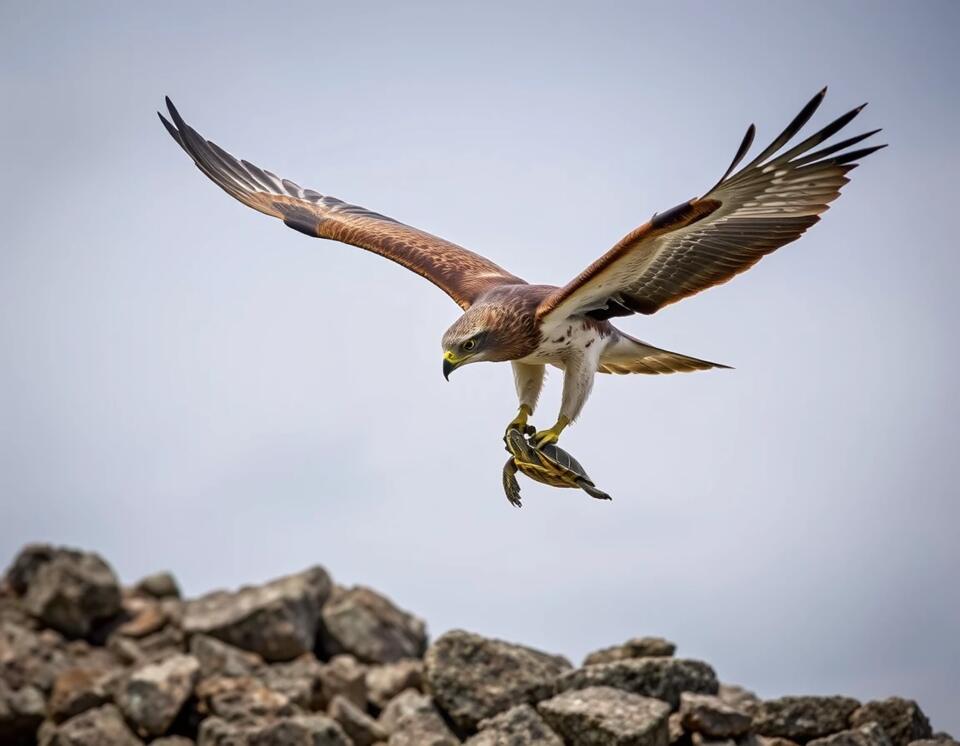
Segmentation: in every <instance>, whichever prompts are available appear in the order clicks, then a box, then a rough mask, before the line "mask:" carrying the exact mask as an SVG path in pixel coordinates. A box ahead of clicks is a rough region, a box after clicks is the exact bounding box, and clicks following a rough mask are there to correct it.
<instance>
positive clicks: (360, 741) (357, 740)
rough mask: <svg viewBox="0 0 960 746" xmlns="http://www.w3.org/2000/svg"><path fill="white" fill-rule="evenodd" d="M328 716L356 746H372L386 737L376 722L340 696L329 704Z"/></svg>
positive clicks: (385, 733)
mask: <svg viewBox="0 0 960 746" xmlns="http://www.w3.org/2000/svg"><path fill="white" fill-rule="evenodd" d="M328 714H329V715H330V717H332V718H333V719H334V720H336V721H337V722H338V723H340V727H341V728H343V732H344V733H346V734H347V736H349V737H350V740H351V741H353V743H354V744H355V745H356V746H372V745H373V744H375V743H377V742H378V741H385V740H386V739H387V737H388V734H387V732H386V731H385V730H384V729H383V728H381V727H380V724H379V723H377V721H376V720H374V719H373V718H372V717H370V716H369V715H368V714H367V713H366V712H364V711H363V710H361V709H360V708H359V707H357V706H356V705H355V704H353V703H352V702H351V701H350V700H348V699H347V698H346V697H343V696H342V695H339V694H338V695H337V696H336V697H334V698H333V701H331V702H330V709H329V710H328Z"/></svg>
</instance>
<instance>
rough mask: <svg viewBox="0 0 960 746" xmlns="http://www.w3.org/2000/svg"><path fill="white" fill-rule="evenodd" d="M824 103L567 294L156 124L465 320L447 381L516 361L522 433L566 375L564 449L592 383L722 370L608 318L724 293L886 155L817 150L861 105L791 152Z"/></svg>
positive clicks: (638, 233)
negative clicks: (545, 392)
mask: <svg viewBox="0 0 960 746" xmlns="http://www.w3.org/2000/svg"><path fill="white" fill-rule="evenodd" d="M825 94H826V89H823V90H822V91H820V92H819V93H818V94H817V95H816V96H814V97H813V99H811V100H810V102H809V103H808V104H807V105H806V106H805V107H804V108H803V109H802V110H801V111H800V113H799V114H798V115H797V116H796V117H795V118H794V119H793V121H792V122H790V124H789V125H788V126H787V127H786V129H784V131H783V132H782V133H781V134H780V135H779V136H778V137H777V138H775V139H774V141H773V142H772V143H771V144H770V145H769V146H768V147H767V148H765V149H764V150H763V151H762V152H760V153H759V155H757V156H756V157H755V158H754V159H753V160H751V161H750V162H749V163H748V164H747V165H745V166H743V167H742V168H740V169H739V170H736V169H737V166H739V164H740V162H741V161H742V160H743V159H744V157H745V156H746V154H747V152H748V151H749V149H750V146H751V144H752V142H753V138H754V133H755V130H754V127H753V125H750V128H749V129H748V130H747V133H746V135H745V136H744V138H743V141H742V142H741V144H740V147H739V148H738V150H737V153H736V156H735V157H734V159H733V162H732V163H731V164H730V167H729V168H728V169H727V171H726V172H725V173H724V175H723V176H722V177H721V179H720V181H719V182H717V184H716V185H715V186H714V187H712V188H711V189H709V190H708V191H707V192H706V193H705V194H704V195H703V196H702V197H698V198H694V199H691V200H689V201H687V202H684V203H683V204H681V205H678V206H677V207H674V208H672V209H670V210H666V211H665V212H663V213H661V214H658V215H654V216H653V218H651V219H650V220H649V221H648V222H647V223H645V224H643V225H641V226H640V227H639V228H637V229H635V230H633V231H631V232H630V233H629V234H627V235H626V236H625V237H624V238H623V239H622V240H621V241H619V242H618V243H617V244H616V245H615V246H614V247H613V248H612V249H610V250H609V251H608V252H607V253H605V254H604V255H603V256H601V257H600V258H599V259H597V260H596V261H595V262H593V264H591V265H590V266H589V267H587V268H586V269H585V270H584V271H583V272H581V273H580V274H579V275H577V277H575V278H574V279H573V280H571V281H570V282H569V283H567V284H566V285H564V286H563V287H555V286H552V285H531V284H528V283H527V282H525V281H524V280H521V279H520V278H519V277H516V276H515V275H512V274H510V273H509V272H507V271H506V270H504V269H502V268H501V267H499V266H497V265H496V264H494V263H493V262H491V261H490V260H489V259H487V258H485V257H482V256H480V255H479V254H475V253H473V252H472V251H469V250H467V249H465V248H463V247H461V246H458V245H456V244H454V243H451V242H449V241H445V240H444V239H442V238H437V237H436V236H433V235H431V234H429V233H426V232H424V231H421V230H418V229H416V228H412V227H410V226H408V225H404V224H403V223H400V222H398V221H396V220H393V219H392V218H388V217H386V216H384V215H380V214H378V213H375V212H373V211H371V210H367V209H365V208H363V207H357V206H355V205H350V204H347V203H346V202H343V201H341V200H339V199H336V198H335V197H330V196H328V195H323V194H320V193H318V192H315V191H313V190H312V189H303V188H301V187H300V186H298V185H297V184H295V183H293V182H292V181H289V180H287V179H282V178H280V177H278V176H276V175H274V174H272V173H270V172H269V171H265V170H263V169H261V168H258V167H257V166H254V165H253V164H252V163H249V162H247V161H245V160H238V159H237V158H234V157H233V156H232V155H230V154H229V153H227V152H226V151H225V150H223V149H222V148H220V147H219V146H217V145H216V144H215V143H213V142H210V141H209V140H205V139H204V138H203V137H201V136H200V135H199V134H198V133H197V132H196V131H195V130H194V129H193V128H192V127H190V126H189V125H188V124H187V123H186V122H184V120H183V118H182V117H181V116H180V114H179V112H178V111H177V110H176V108H175V107H174V106H173V103H172V102H171V101H170V99H167V109H168V110H169V113H170V117H171V119H172V120H173V121H172V122H171V121H169V120H167V119H166V117H164V116H163V115H162V114H160V115H159V116H160V119H161V121H162V122H163V124H164V126H165V127H166V129H167V131H168V132H169V133H170V135H171V136H172V137H173V139H174V140H176V142H177V143H178V144H179V145H180V147H182V148H183V149H184V150H185V151H186V152H187V154H188V155H189V156H190V157H191V158H192V159H193V162H194V163H195V164H196V166H197V168H199V169H200V170H201V171H202V172H203V173H205V174H206V175H207V176H208V177H209V178H210V179H211V180H212V181H213V182H214V183H216V184H217V185H218V186H219V187H221V188H222V189H223V190H224V191H225V192H227V193H228V194H230V195H231V196H233V197H235V198H236V199H238V200H239V201H241V202H243V203H244V204H245V205H248V206H249V207H252V208H253V209H255V210H259V211H260V212H262V213H265V214H267V215H271V216H273V217H276V218H280V219H281V220H283V222H284V223H286V224H287V225H288V226H290V227H291V228H293V229H295V230H298V231H300V232H301V233H305V234H307V235H309V236H315V237H318V238H328V239H332V240H334V241H340V242H342V243H347V244H351V245H353V246H358V247H360V248H362V249H366V250H367V251H372V252H374V253H376V254H380V255H381V256H384V257H386V258H387V259H391V260H393V261H394V262H397V263H398V264H401V265H402V266H404V267H406V268H407V269H410V270H412V271H414V272H416V273H417V274H419V275H421V276H422V277H425V278H426V279H428V280H430V282H432V283H433V284H435V285H436V286H437V287H439V288H440V289H441V290H443V291H444V292H445V293H446V294H447V295H449V296H450V297H451V298H452V299H453V300H454V301H455V302H456V303H457V304H458V305H459V306H460V307H461V308H462V309H463V310H464V313H463V315H462V316H460V318H459V319H457V321H456V322H454V324H453V325H452V326H451V327H450V328H449V329H448V330H447V331H446V333H445V334H444V335H443V374H444V377H448V376H449V375H450V373H452V372H453V370H455V369H456V368H459V367H461V366H463V365H466V364H468V363H473V362H480V361H484V360H487V361H497V362H503V361H510V363H511V365H512V367H513V374H514V380H515V383H516V388H517V396H518V398H519V401H520V407H519V412H518V414H517V416H516V417H515V418H514V419H513V420H512V421H511V422H510V424H509V425H508V428H507V429H508V430H509V429H510V428H513V427H517V428H520V429H521V430H522V429H523V428H525V427H526V424H527V419H528V417H529V416H530V415H532V414H533V411H534V409H535V408H536V404H537V400H538V398H539V395H540V390H541V388H542V386H543V379H544V371H545V366H546V365H554V366H556V367H558V368H560V369H562V370H563V371H564V381H563V395H562V401H561V406H560V414H559V416H558V418H557V421H556V423H555V424H554V425H553V426H552V427H551V428H549V429H547V430H543V431H541V432H538V433H537V434H536V435H535V436H534V439H535V442H537V443H538V444H540V445H543V444H546V443H551V442H556V441H557V439H558V438H559V437H560V433H561V432H562V431H563V430H564V428H566V427H567V425H569V424H570V423H571V422H572V421H573V420H574V419H575V418H576V417H577V416H578V415H579V414H580V411H581V409H582V408H583V405H584V403H585V402H586V400H587V397H588V396H589V394H590V390H591V388H592V386H593V378H594V374H595V373H597V372H598V371H599V372H602V373H674V372H678V371H690V370H705V369H708V368H723V367H726V366H723V365H719V364H717V363H710V362H707V361H705V360H699V359H697V358H694V357H689V356H687V355H681V354H679V353H676V352H669V351H668V350H662V349H659V348H657V347H653V346H651V345H648V344H646V343H645V342H641V341H640V340H638V339H634V338H633V337H631V336H629V335H628V334H626V333H624V332H622V331H620V330H619V329H617V328H616V327H614V326H613V325H612V324H611V323H610V321H609V319H610V318H612V317H615V316H625V315H630V314H633V313H641V314H652V313H655V312H656V311H658V310H660V309H661V308H663V307H664V306H666V305H668V304H670V303H674V302H676V301H678V300H681V299H682V298H686V297H688V296H690V295H693V294H695V293H698V292H700V291H701V290H705V289H706V288H708V287H711V286H713V285H717V284H719V283H722V282H726V281H727V280H729V279H730V278H732V277H733V276H734V275H737V274H739V273H741V272H744V271H746V270H747V269H749V268H750V267H752V266H753V265H754V264H756V263H757V262H758V261H760V259H761V258H763V257H764V256H765V255H766V254H769V253H770V252H772V251H775V250H776V249H778V248H780V247H781V246H784V245H785V244H788V243H790V242H791V241H795V240H796V239H798V238H799V237H800V236H801V235H803V233H804V232H805V231H806V230H807V229H808V228H809V227H810V226H812V225H813V224H814V223H816V222H817V221H818V220H819V219H820V215H821V213H823V212H824V211H825V210H827V208H828V206H829V203H830V202H832V201H833V200H835V199H836V198H837V197H838V196H839V194H840V189H841V188H842V187H843V185H844V184H846V183H847V182H848V181H849V178H848V176H847V174H849V172H850V171H851V170H853V169H854V168H856V166H857V161H859V160H860V159H862V158H864V157H866V156H867V155H869V154H870V153H873V152H874V151H876V150H879V149H880V148H882V147H885V146H883V145H874V146H868V147H862V148H859V149H854V147H853V146H855V145H857V144H858V143H860V142H861V141H863V140H865V139H866V138H868V137H871V136H872V135H874V134H876V133H877V132H879V130H873V131H871V132H867V133H864V134H862V135H857V136H855V137H851V138H849V139H846V140H843V141H840V142H837V143H835V144H832V145H829V146H826V147H823V148H821V149H819V150H815V148H817V147H818V146H819V145H821V143H823V142H824V141H826V140H827V139H828V138H830V137H832V136H833V135H834V134H836V133H837V132H839V131H840V130H841V129H843V128H844V127H845V126H846V125H847V124H849V123H850V121H851V120H853V118H854V117H856V116H857V114H859V113H860V111H861V110H862V109H863V107H862V106H860V107H858V108H856V109H853V110H852V111H850V112H848V113H846V114H844V115H843V116H841V117H839V118H838V119H836V120H834V121H833V122H831V123H830V124H828V125H826V126H825V127H824V128H823V129H821V130H819V131H818V132H816V133H814V134H813V135H811V136H809V137H807V138H806V139H804V140H802V141H801V142H800V143H799V144H797V145H795V146H793V147H792V148H789V149H786V150H785V149H784V148H785V147H786V146H787V145H788V143H789V142H790V141H791V140H792V139H793V137H794V136H795V135H796V134H797V133H798V132H799V131H800V130H801V129H802V128H803V126H804V125H805V124H806V123H807V121H808V120H809V119H810V118H811V117H812V116H813V114H814V112H815V111H816V110H817V108H818V107H819V106H820V104H821V103H822V102H823V98H824V95H825Z"/></svg>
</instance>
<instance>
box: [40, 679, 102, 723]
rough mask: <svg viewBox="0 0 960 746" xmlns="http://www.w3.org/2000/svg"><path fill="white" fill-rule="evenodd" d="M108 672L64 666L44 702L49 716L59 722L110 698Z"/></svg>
mask: <svg viewBox="0 0 960 746" xmlns="http://www.w3.org/2000/svg"><path fill="white" fill-rule="evenodd" d="M109 676H110V675H109V673H107V672H106V671H103V670H101V669H94V668H68V669H67V670H66V671H64V672H63V673H61V674H60V675H59V676H58V677H57V679H56V681H54V683H53V690H52V691H51V693H50V701H49V702H48V703H47V710H48V711H49V714H50V717H51V719H52V720H53V721H54V722H56V723H61V722H63V721H64V720H68V719H70V718H72V717H75V716H77V715H79V714H80V713H82V712H86V711H87V710H92V709H94V708H95V707H100V706H101V705H105V704H106V703H107V702H109V701H110V694H109V692H108V691H107V684H108V680H109Z"/></svg>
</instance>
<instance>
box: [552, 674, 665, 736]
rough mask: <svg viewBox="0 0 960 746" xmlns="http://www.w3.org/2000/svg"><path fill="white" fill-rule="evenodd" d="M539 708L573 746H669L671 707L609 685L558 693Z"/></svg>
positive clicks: (553, 726)
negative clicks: (668, 726)
mask: <svg viewBox="0 0 960 746" xmlns="http://www.w3.org/2000/svg"><path fill="white" fill-rule="evenodd" d="M537 709H538V710H539V711H540V714H541V715H543V717H544V719H545V720H546V721H547V723H548V724H549V725H550V727H551V728H553V730H555V731H556V732H557V733H559V734H560V735H561V736H562V737H563V739H564V740H565V741H566V742H567V743H568V744H570V745H571V746H581V745H582V746H667V745H668V743H669V733H668V729H667V718H668V717H669V715H670V705H668V704H667V703H666V702H662V701H660V700H658V699H652V698H650V697H641V696H640V695H638V694H631V693H629V692H625V691H623V690H621V689H614V688H612V687H609V686H591V687H587V688H585V689H575V690H571V691H567V692H564V693H563V694H558V695H557V696H556V697H553V698H552V699H548V700H546V701H544V702H541V703H540V704H539V705H538V706H537Z"/></svg>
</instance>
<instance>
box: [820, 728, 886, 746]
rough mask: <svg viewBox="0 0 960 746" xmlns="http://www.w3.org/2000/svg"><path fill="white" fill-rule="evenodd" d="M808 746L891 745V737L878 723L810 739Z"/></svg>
mask: <svg viewBox="0 0 960 746" xmlns="http://www.w3.org/2000/svg"><path fill="white" fill-rule="evenodd" d="M807 746H890V739H889V738H887V734H886V733H884V731H883V727H882V726H881V725H879V724H878V723H867V724H866V725H862V726H860V727H859V728H852V729H850V730H842V731H840V732H839V733H834V734H833V735H832V736H825V737H823V738H817V739H814V740H813V741H810V742H809V743H808V744H807Z"/></svg>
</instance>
